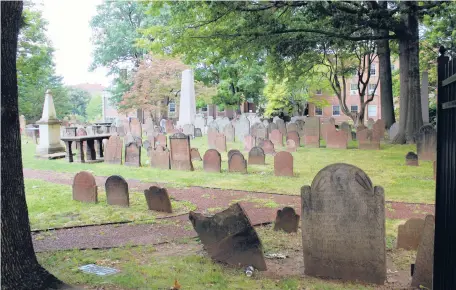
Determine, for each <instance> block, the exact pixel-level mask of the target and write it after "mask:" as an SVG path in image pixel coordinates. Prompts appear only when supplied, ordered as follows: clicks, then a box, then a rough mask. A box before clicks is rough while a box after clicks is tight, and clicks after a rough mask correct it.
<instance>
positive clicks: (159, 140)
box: [155, 134, 168, 148]
mask: <svg viewBox="0 0 456 290" xmlns="http://www.w3.org/2000/svg"><path fill="white" fill-rule="evenodd" d="M157 145H160V146H163V147H165V148H166V147H168V138H166V135H164V134H158V135H157V137H156V138H155V146H157Z"/></svg>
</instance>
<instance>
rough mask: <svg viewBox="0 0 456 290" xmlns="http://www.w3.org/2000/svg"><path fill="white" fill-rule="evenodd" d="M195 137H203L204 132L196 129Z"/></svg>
mask: <svg viewBox="0 0 456 290" xmlns="http://www.w3.org/2000/svg"><path fill="white" fill-rule="evenodd" d="M195 137H203V132H202V131H201V128H195Z"/></svg>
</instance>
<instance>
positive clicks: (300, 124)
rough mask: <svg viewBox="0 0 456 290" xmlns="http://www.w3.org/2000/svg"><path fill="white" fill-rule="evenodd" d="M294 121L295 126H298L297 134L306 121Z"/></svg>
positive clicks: (301, 130) (302, 130)
mask: <svg viewBox="0 0 456 290" xmlns="http://www.w3.org/2000/svg"><path fill="white" fill-rule="evenodd" d="M295 123H296V126H298V134H299V132H304V124H305V123H306V122H304V120H296V122H295ZM303 135H304V134H303Z"/></svg>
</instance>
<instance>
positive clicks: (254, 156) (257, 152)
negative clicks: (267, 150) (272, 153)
mask: <svg viewBox="0 0 456 290" xmlns="http://www.w3.org/2000/svg"><path fill="white" fill-rule="evenodd" d="M265 157H266V156H265V155H264V151H263V149H261V148H260V147H253V148H252V149H251V150H250V152H249V164H257V165H264V160H265Z"/></svg>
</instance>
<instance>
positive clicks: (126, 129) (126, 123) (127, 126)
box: [122, 119, 130, 135]
mask: <svg viewBox="0 0 456 290" xmlns="http://www.w3.org/2000/svg"><path fill="white" fill-rule="evenodd" d="M122 127H123V132H124V134H125V135H127V134H128V133H130V122H129V121H128V119H124V120H122Z"/></svg>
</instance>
